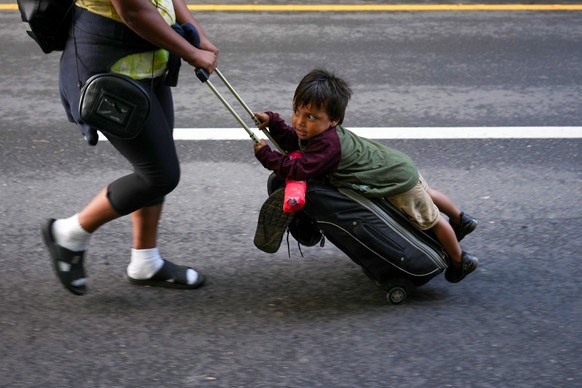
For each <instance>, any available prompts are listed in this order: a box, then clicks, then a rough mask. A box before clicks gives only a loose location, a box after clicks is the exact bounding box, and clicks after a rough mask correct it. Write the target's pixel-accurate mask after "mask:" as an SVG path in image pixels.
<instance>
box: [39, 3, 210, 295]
mask: <svg viewBox="0 0 582 388" xmlns="http://www.w3.org/2000/svg"><path fill="white" fill-rule="evenodd" d="M186 24H190V25H192V26H194V27H195V28H196V29H197V30H198V32H199V37H200V43H199V44H198V45H197V46H198V47H195V46H194V45H193V44H191V42H190V41H188V40H187V39H186V38H185V37H184V34H180V33H178V32H177V31H178V30H179V27H178V29H176V28H172V26H174V27H177V26H184V25H186ZM69 35H70V36H69V38H68V40H67V44H66V47H65V49H64V51H63V54H62V57H61V62H60V74H59V76H60V79H59V84H60V90H61V100H62V102H63V106H64V108H65V111H66V113H67V116H68V118H69V120H70V121H72V122H74V123H76V124H77V126H78V127H79V129H80V130H81V132H82V133H83V135H84V136H85V138H86V139H87V140H88V142H89V143H90V144H95V143H96V140H97V136H98V135H97V133H96V131H95V128H92V127H91V126H89V125H87V124H86V123H85V122H84V121H83V120H82V119H81V118H80V117H79V116H80V115H79V110H78V106H79V98H80V87H79V85H80V84H82V83H84V82H86V80H87V79H89V78H90V77H91V76H93V75H95V74H99V73H107V72H113V73H119V74H123V75H126V76H130V77H131V78H132V79H134V80H136V81H137V82H138V83H139V84H140V85H141V86H142V87H143V89H145V91H146V92H147V94H148V96H149V99H150V111H149V115H148V116H147V119H146V120H145V123H144V125H143V127H141V130H140V131H139V133H138V134H137V136H135V137H132V138H122V137H118V136H112V135H111V134H108V133H107V131H106V130H103V129H102V128H101V132H102V133H103V135H104V136H106V137H107V138H108V140H109V141H110V142H111V144H112V145H113V147H115V148H116V149H117V150H118V151H119V153H120V154H121V155H122V156H123V157H125V158H126V159H127V160H128V161H129V162H130V163H131V165H132V166H133V172H132V173H131V174H128V175H126V176H123V177H121V178H119V179H117V180H115V181H113V182H111V183H110V184H108V185H107V186H106V187H104V188H103V189H102V190H101V191H100V192H99V193H98V194H97V195H96V196H95V197H94V198H93V199H92V200H91V201H90V202H89V203H88V205H87V206H86V207H84V208H83V209H82V210H80V211H79V212H78V213H76V214H74V215H72V216H70V217H68V218H63V219H56V220H55V219H53V218H51V219H48V220H46V221H45V222H44V223H43V224H42V226H41V230H42V235H43V239H44V242H45V244H46V245H47V248H48V250H49V253H50V256H51V259H52V261H53V264H54V269H55V271H56V274H57V276H58V278H59V280H60V281H61V282H62V284H63V285H64V286H65V288H66V289H68V290H69V291H70V292H72V293H73V294H75V295H83V294H85V293H86V291H87V287H86V279H87V275H86V273H85V268H84V259H85V253H86V251H87V247H88V243H89V239H90V237H91V236H92V234H93V233H94V232H95V231H96V230H97V229H98V228H99V227H101V226H102V225H104V224H105V223H107V222H109V221H111V220H114V219H116V218H118V217H121V216H124V215H129V214H130V215H131V220H132V224H133V244H132V249H131V260H130V263H129V265H128V267H127V276H128V279H129V281H130V282H131V283H133V284H136V285H149V286H163V287H171V288H184V289H194V288H197V287H199V286H201V285H202V284H203V283H204V276H203V275H202V274H201V273H199V272H197V271H196V270H194V269H193V268H190V267H186V266H181V265H176V264H173V263H172V262H170V261H167V260H164V259H163V258H162V257H161V255H160V251H159V249H158V245H157V232H158V223H159V220H160V217H161V214H162V207H163V202H164V198H165V196H166V195H167V194H168V193H170V192H171V191H172V190H173V189H174V188H175V187H176V186H177V184H178V182H179V179H180V166H179V161H178V157H177V153H176V148H175V144H174V140H173V135H172V132H173V127H174V106H173V100H172V93H171V89H170V86H168V85H167V82H165V80H166V78H167V67H168V61H169V60H172V59H177V58H181V59H182V60H184V61H185V62H187V63H188V64H190V65H191V66H192V67H194V68H203V69H205V70H206V71H207V72H208V73H209V74H211V73H212V72H213V71H214V69H215V68H216V66H217V60H218V51H219V50H218V49H217V48H216V47H215V46H214V45H213V44H212V43H211V42H210V41H209V40H208V38H207V37H206V35H205V33H204V30H203V29H202V28H201V27H200V25H199V24H198V22H197V21H196V20H195V18H194V17H193V15H192V13H191V12H190V11H189V10H188V8H187V5H186V3H185V1H184V0H77V1H76V5H75V7H74V13H73V27H72V30H71V33H70V34H69ZM174 63H175V62H174ZM174 75H175V74H174Z"/></svg>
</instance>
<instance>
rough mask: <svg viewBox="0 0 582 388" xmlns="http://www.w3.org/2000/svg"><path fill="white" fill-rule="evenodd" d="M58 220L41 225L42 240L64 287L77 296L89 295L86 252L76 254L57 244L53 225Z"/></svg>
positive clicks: (52, 219)
mask: <svg viewBox="0 0 582 388" xmlns="http://www.w3.org/2000/svg"><path fill="white" fill-rule="evenodd" d="M55 221H56V220H55V219H54V218H50V219H48V220H46V221H45V222H44V223H43V224H42V225H41V231H42V238H43V240H44V243H45V245H46V246H47V248H48V251H49V254H50V256H51V259H52V262H53V268H54V269H55V272H56V274H57V277H58V278H59V280H60V281H61V283H63V286H65V288H66V289H67V290H69V291H71V292H72V293H73V294H75V295H85V294H86V293H87V286H86V285H85V283H86V281H87V275H86V274H85V266H84V265H83V263H84V260H85V251H81V252H74V251H71V250H68V249H67V248H63V247H62V246H60V245H58V244H57V243H56V242H55V238H54V236H53V231H52V227H53V223H54V222H55Z"/></svg>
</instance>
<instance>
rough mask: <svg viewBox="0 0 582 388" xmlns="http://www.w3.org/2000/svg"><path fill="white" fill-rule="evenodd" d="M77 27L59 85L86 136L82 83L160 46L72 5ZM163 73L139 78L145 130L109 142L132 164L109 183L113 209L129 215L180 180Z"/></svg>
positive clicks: (160, 199)
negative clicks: (145, 100)
mask: <svg viewBox="0 0 582 388" xmlns="http://www.w3.org/2000/svg"><path fill="white" fill-rule="evenodd" d="M73 20H74V23H73V27H72V30H71V32H70V33H69V38H68V40H67V44H66V46H65V49H64V50H63V54H62V56H61V62H60V71H59V85H60V92H61V101H62V103H63V107H64V108H65V112H66V113H67V117H68V118H69V120H70V121H72V122H74V123H76V124H77V125H78V127H79V129H80V130H81V132H82V133H83V134H85V135H87V130H88V127H87V125H86V124H84V123H83V122H82V120H81V119H80V117H79V112H78V106H79V94H80V93H79V84H80V83H81V84H82V83H83V82H85V81H86V80H87V79H88V78H89V77H90V76H91V75H93V74H98V73H104V72H108V71H109V69H110V67H111V65H112V64H113V63H115V62H116V61H117V60H118V59H119V58H122V57H124V56H126V55H129V54H133V53H138V52H147V51H151V50H154V49H156V48H155V47H153V46H152V45H151V44H149V43H148V42H146V41H144V40H143V39H142V38H140V37H139V36H137V35H136V34H135V33H134V32H133V31H131V30H130V29H129V28H128V27H127V26H125V25H124V24H122V23H118V22H116V21H114V20H111V19H108V18H105V17H102V16H99V15H96V14H94V13H92V12H89V11H87V10H84V9H82V8H80V7H77V6H75V7H74V13H73ZM163 81H164V77H158V78H156V79H154V80H152V79H147V80H142V81H139V82H140V83H142V86H143V87H144V89H145V90H146V91H147V92H148V93H149V96H150V100H151V110H150V115H149V117H148V119H147V120H146V123H145V125H144V127H143V129H142V131H141V133H140V134H139V135H138V136H137V137H136V138H134V139H131V140H123V139H118V138H114V137H112V136H108V138H109V141H110V142H111V144H112V145H113V146H114V147H115V148H116V149H117V150H118V151H119V152H120V153H121V155H123V156H124V157H125V158H126V159H127V160H128V161H129V162H130V163H131V165H132V166H133V173H132V174H129V175H126V176H124V177H122V178H119V179H117V180H116V181H114V182H112V183H111V184H110V185H109V186H108V190H107V198H109V201H110V202H111V205H112V206H113V208H114V209H115V210H116V211H117V212H118V213H120V214H122V215H126V214H129V213H132V212H134V211H135V210H138V209H141V208H143V207H146V206H152V205H156V204H160V203H162V202H163V201H164V196H165V195H166V194H168V193H169V192H171V191H172V190H173V189H174V188H175V187H176V186H177V185H178V181H179V180H180V165H179V162H178V156H177V154H176V146H175V144H174V139H173V134H172V132H173V128H174V102H173V99H172V92H171V89H170V87H168V86H166V85H164V82H163Z"/></svg>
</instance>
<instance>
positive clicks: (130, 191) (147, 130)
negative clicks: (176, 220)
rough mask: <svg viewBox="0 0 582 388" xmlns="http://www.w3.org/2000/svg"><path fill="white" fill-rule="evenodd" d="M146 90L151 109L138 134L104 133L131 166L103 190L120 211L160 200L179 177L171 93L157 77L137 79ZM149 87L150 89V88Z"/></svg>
mask: <svg viewBox="0 0 582 388" xmlns="http://www.w3.org/2000/svg"><path fill="white" fill-rule="evenodd" d="M141 82H142V83H143V86H144V89H146V90H148V91H150V99H151V110H150V115H149V117H148V119H147V120H146V123H145V125H144V127H143V129H142V131H141V132H140V134H139V135H138V136H137V137H135V138H134V139H131V140H123V139H119V138H115V137H113V136H108V139H109V141H110V142H111V144H112V145H113V146H114V147H115V148H116V149H117V150H118V151H119V153H121V155H123V156H124V157H125V158H126V159H127V160H128V161H129V162H130V163H131V165H132V166H133V169H134V172H133V173H132V174H129V175H126V176H124V177H121V178H119V179H117V180H115V181H114V182H112V183H111V184H109V187H108V190H107V198H108V199H109V201H110V202H111V206H113V208H114V209H115V210H116V211H117V212H118V213H120V214H124V215H125V214H129V213H131V212H133V211H135V210H138V209H141V208H142V207H146V206H152V205H156V204H160V203H162V202H163V201H164V196H165V195H166V194H168V193H170V192H171V191H172V190H174V188H176V186H177V185H178V182H179V181H180V164H179V161H178V155H177V153H176V146H175V144H174V138H173V128H174V106H173V104H174V103H173V100H172V93H171V90H170V88H169V87H168V86H165V85H164V82H163V78H162V77H160V78H158V79H156V80H154V82H153V86H152V81H151V80H147V81H141ZM152 87H153V93H152V92H151V89H152Z"/></svg>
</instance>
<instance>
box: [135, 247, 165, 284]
mask: <svg viewBox="0 0 582 388" xmlns="http://www.w3.org/2000/svg"><path fill="white" fill-rule="evenodd" d="M163 265H164V259H162V256H160V250H159V249H158V248H157V247H156V248H150V249H133V248H132V250H131V262H130V263H129V265H128V266H127V275H128V276H129V277H131V278H133V279H149V278H151V277H152V276H154V274H155V273H156V272H158V270H159V269H160V268H162V266H163Z"/></svg>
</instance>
